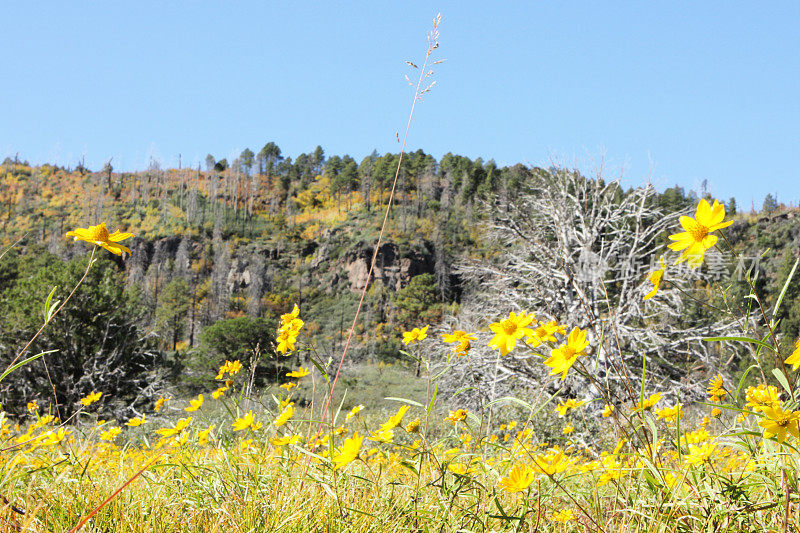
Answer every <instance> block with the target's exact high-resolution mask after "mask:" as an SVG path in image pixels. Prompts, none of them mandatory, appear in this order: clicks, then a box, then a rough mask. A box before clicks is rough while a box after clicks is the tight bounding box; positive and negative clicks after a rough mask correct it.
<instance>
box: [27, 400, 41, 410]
mask: <svg viewBox="0 0 800 533" xmlns="http://www.w3.org/2000/svg"><path fill="white" fill-rule="evenodd" d="M38 410H39V404H38V403H37V402H36V400H33V401H32V402H28V412H29V413H33V412H34V411H38Z"/></svg>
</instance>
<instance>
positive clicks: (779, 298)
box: [772, 259, 800, 320]
mask: <svg viewBox="0 0 800 533" xmlns="http://www.w3.org/2000/svg"><path fill="white" fill-rule="evenodd" d="M798 262H800V259H795V261H794V266H793V267H792V271H791V272H789V276H788V277H787V278H786V283H784V284H783V289H781V295H780V296H778V301H777V302H775V308H774V309H773V310H772V318H773V320H774V319H775V315H777V314H778V309H780V307H781V302H782V301H783V296H784V295H785V294H786V290H787V289H788V288H789V283H790V282H791V281H792V277H794V272H795V270H797V264H798Z"/></svg>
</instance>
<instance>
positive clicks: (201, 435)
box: [197, 424, 217, 446]
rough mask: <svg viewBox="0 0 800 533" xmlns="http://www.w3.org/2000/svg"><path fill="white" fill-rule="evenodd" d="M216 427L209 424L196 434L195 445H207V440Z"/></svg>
mask: <svg viewBox="0 0 800 533" xmlns="http://www.w3.org/2000/svg"><path fill="white" fill-rule="evenodd" d="M215 427H217V426H216V424H211V425H210V426H208V427H207V428H206V429H204V430H203V431H200V432H198V433H197V444H199V445H200V446H205V445H206V444H208V440H209V438H210V436H211V432H212V431H214V428H215Z"/></svg>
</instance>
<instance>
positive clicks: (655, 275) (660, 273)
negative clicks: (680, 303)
mask: <svg viewBox="0 0 800 533" xmlns="http://www.w3.org/2000/svg"><path fill="white" fill-rule="evenodd" d="M666 269H667V263H666V261H664V258H663V257H662V258H661V268H659V269H658V270H656V271H655V272H652V273H651V274H650V278H649V279H650V283H652V284H653V290H652V291H650V292H648V293H647V294H646V295H645V297H644V298H643V299H644V300H649V299H650V298H652V297H653V296H655V295H656V294H657V293H658V289H659V287H661V278H663V277H664V271H665V270H666Z"/></svg>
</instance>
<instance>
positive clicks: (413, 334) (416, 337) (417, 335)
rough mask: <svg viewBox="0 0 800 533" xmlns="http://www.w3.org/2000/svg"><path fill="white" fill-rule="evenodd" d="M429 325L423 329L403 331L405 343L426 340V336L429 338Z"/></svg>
mask: <svg viewBox="0 0 800 533" xmlns="http://www.w3.org/2000/svg"><path fill="white" fill-rule="evenodd" d="M428 327H429V326H425V327H424V328H422V329H418V328H414V329H412V330H411V331H405V332H403V344H405V345H406V346H408V344H409V343H411V342H419V341H421V340H424V339H425V338H427V337H428Z"/></svg>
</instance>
